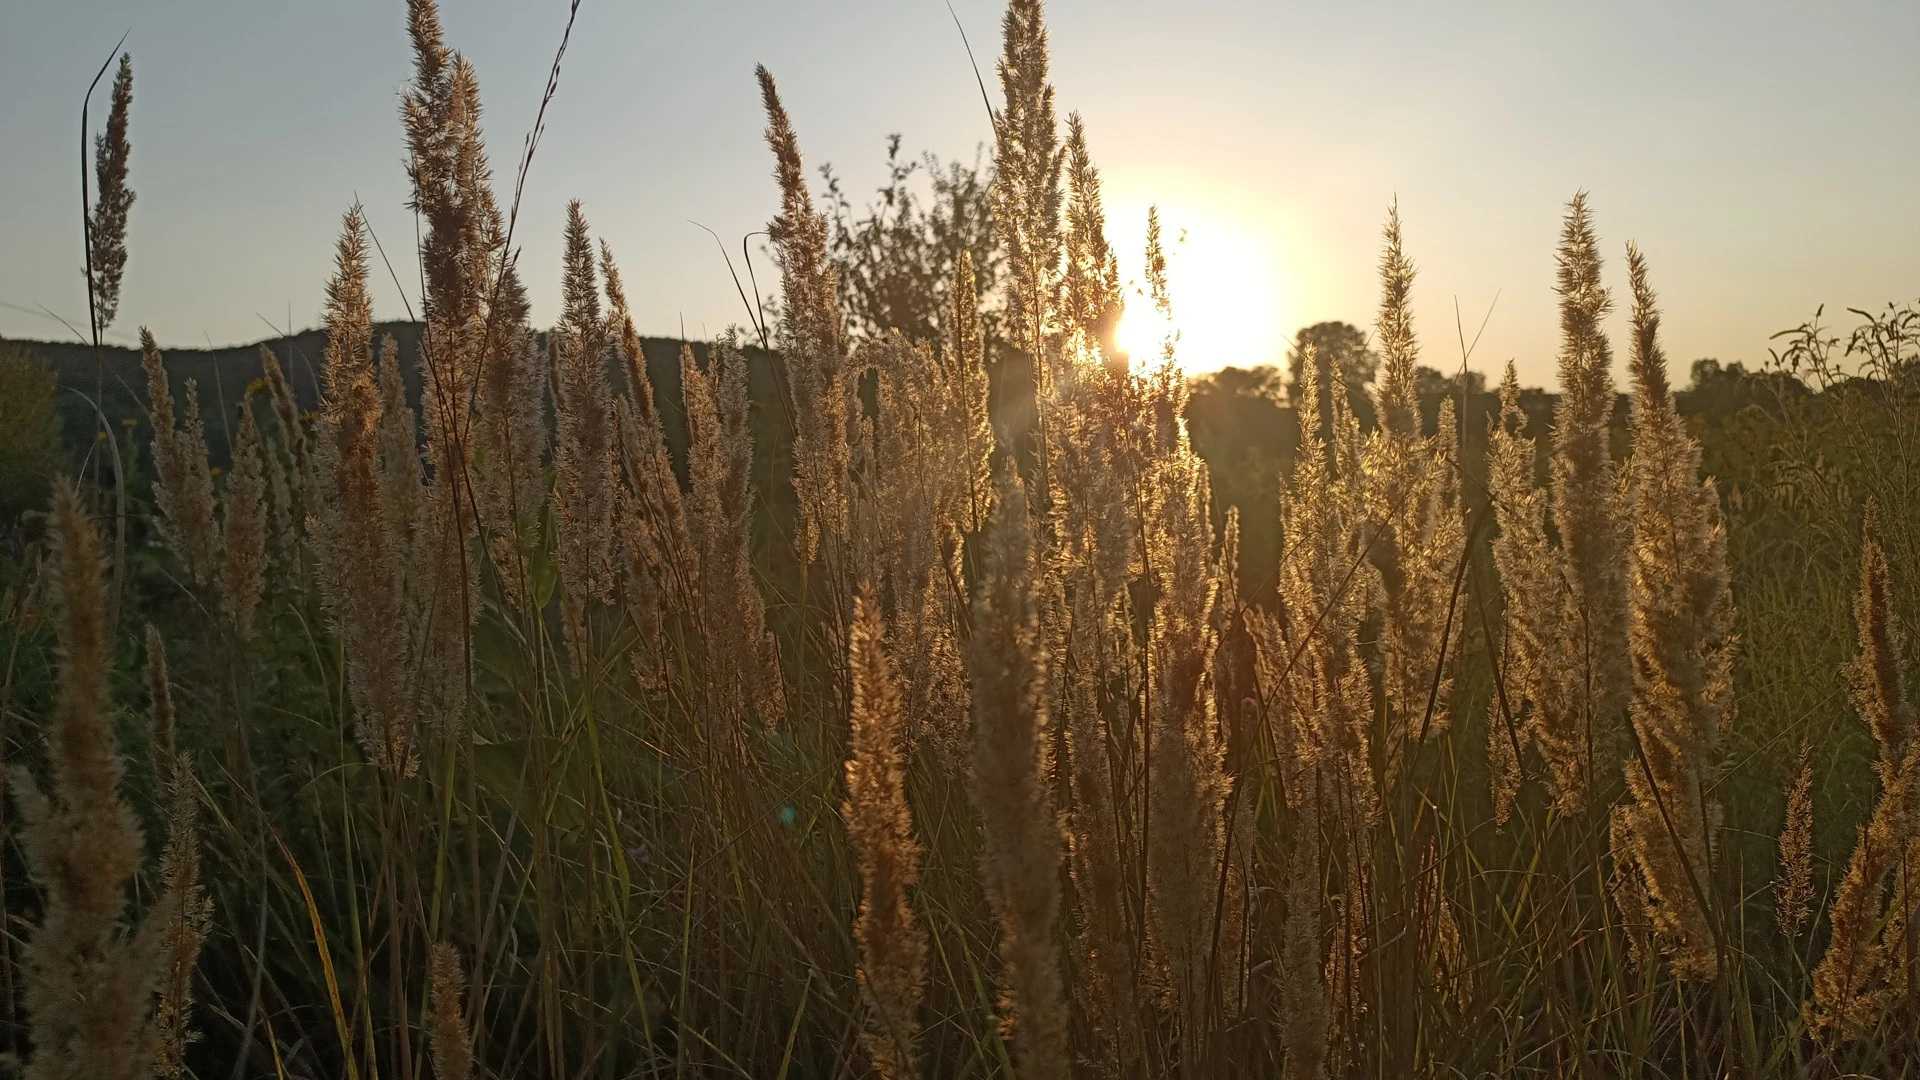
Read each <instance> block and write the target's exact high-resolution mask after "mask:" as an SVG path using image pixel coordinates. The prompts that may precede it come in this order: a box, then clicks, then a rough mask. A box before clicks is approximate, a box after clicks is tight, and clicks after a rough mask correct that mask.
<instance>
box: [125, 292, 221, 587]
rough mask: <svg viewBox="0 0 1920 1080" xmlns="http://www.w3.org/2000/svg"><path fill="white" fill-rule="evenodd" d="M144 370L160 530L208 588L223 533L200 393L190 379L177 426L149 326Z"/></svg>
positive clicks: (143, 334) (191, 575) (143, 339)
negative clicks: (217, 515) (180, 423)
mask: <svg viewBox="0 0 1920 1080" xmlns="http://www.w3.org/2000/svg"><path fill="white" fill-rule="evenodd" d="M140 366H141V367H142V368H144V369H145V370H146V373H147V402H148V407H149V408H150V409H151V410H152V415H153V471H154V473H155V476H154V481H153V502H154V506H155V507H156V508H157V509H158V510H159V511H160V519H161V520H160V521H159V522H158V524H159V526H160V532H161V535H162V536H164V537H166V540H167V544H168V546H170V547H172V548H173V551H174V554H175V555H178V556H179V557H180V562H181V563H182V564H184V565H185V566H186V569H187V576H188V577H189V578H190V579H191V580H192V581H193V583H194V584H195V585H206V584H208V583H209V582H211V581H213V580H214V572H215V570H216V569H217V566H216V564H217V563H218V561H219V558H220V532H219V526H218V525H216V524H215V523H214V517H213V474H212V473H211V472H210V471H209V470H208V468H207V435H206V427H205V426H204V424H203V422H202V421H201V419H200V391H199V388H198V387H197V386H196V385H195V383H194V380H192V379H188V380H187V401H186V412H187V416H186V426H185V428H184V429H181V428H179V427H176V426H175V424H174V415H173V392H172V390H171V389H170V388H169V386H168V383H167V369H166V365H165V363H164V362H163V361H162V360H161V358H160V347H159V346H158V345H156V344H154V341H153V334H151V333H150V332H148V331H147V329H146V328H145V327H141V328H140Z"/></svg>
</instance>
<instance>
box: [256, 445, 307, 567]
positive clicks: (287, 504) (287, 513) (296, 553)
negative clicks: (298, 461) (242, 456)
mask: <svg viewBox="0 0 1920 1080" xmlns="http://www.w3.org/2000/svg"><path fill="white" fill-rule="evenodd" d="M261 458H262V460H263V461H265V462H266V472H267V512H268V519H267V520H268V534H267V535H268V536H269V537H271V538H272V544H271V551H272V561H274V562H278V563H282V564H284V565H286V566H289V567H292V566H295V565H297V563H298V561H299V558H300V532H299V526H297V525H295V524H294V522H295V520H296V519H297V518H298V517H299V515H300V509H299V507H298V506H297V505H296V504H295V499H296V498H297V496H295V494H294V491H293V484H292V482H291V481H289V480H288V478H287V463H286V462H285V461H283V460H281V458H280V452H279V451H278V450H276V449H274V448H273V447H272V446H263V447H261Z"/></svg>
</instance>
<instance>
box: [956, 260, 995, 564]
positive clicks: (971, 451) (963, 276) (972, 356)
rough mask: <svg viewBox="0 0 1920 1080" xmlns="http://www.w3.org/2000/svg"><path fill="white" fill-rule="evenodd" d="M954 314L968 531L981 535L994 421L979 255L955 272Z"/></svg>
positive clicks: (989, 491) (988, 499)
mask: <svg viewBox="0 0 1920 1080" xmlns="http://www.w3.org/2000/svg"><path fill="white" fill-rule="evenodd" d="M951 295H952V297H953V312H952V314H951V315H950V317H949V318H950V325H949V326H948V329H947V342H948V345H947V348H948V349H949V350H950V353H951V357H952V358H951V360H950V361H949V364H950V365H951V367H952V368H953V379H954V387H955V393H957V394H958V395H959V397H960V399H961V401H962V402H963V403H964V404H963V406H962V408H963V409H964V411H965V419H964V421H963V423H964V425H965V459H964V461H963V462H962V464H961V468H962V469H963V470H964V474H965V476H966V494H967V516H966V524H965V528H966V531H967V532H968V533H977V532H979V531H980V530H981V529H982V528H985V527H986V524H987V512H988V510H989V508H990V507H991V506H992V505H993V446H994V437H993V417H992V414H991V413H990V412H989V410H988V407H987V404H988V397H987V363H986V346H985V343H984V341H983V340H982V337H981V333H980V293H979V290H978V286H977V285H976V284H975V283H974V279H973V254H972V252H967V251H962V252H961V253H960V259H959V262H958V264H957V265H956V266H955V267H954V269H953V289H952V293H951Z"/></svg>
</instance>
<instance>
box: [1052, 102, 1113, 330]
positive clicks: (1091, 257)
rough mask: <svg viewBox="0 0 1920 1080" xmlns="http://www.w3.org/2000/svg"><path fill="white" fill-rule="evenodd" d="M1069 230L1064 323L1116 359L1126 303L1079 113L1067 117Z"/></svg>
mask: <svg viewBox="0 0 1920 1080" xmlns="http://www.w3.org/2000/svg"><path fill="white" fill-rule="evenodd" d="M1065 154H1066V161H1065V170H1066V180H1067V231H1066V235H1065V237H1064V241H1065V243H1064V250H1065V254H1066V260H1065V267H1064V270H1063V272H1062V275H1061V290H1062V296H1061V305H1062V310H1061V311H1060V313H1059V321H1060V322H1061V323H1062V324H1063V325H1064V326H1066V327H1067V328H1068V329H1069V330H1077V331H1079V332H1080V333H1081V334H1082V335H1084V336H1085V338H1086V339H1087V340H1088V341H1090V342H1093V343H1094V344H1095V345H1096V346H1097V347H1098V348H1099V350H1100V354H1101V358H1102V359H1103V360H1104V361H1106V362H1108V363H1113V362H1116V361H1117V360H1118V359H1119V357H1117V356H1116V355H1115V351H1116V344H1115V341H1114V334H1115V332H1116V331H1117V330H1118V329H1119V325H1120V313H1121V311H1122V310H1123V309H1124V308H1125V306H1126V305H1125V303H1124V302H1123V300H1122V297H1121V291H1120V267H1119V263H1118V261H1117V259H1116V257H1115V255H1114V252H1113V248H1112V246H1111V245H1109V244H1108V243H1107V217H1106V211H1105V210H1104V209H1103V208H1102V207H1101V203H1100V171H1099V170H1098V169H1096V168H1095V167H1094V164H1093V156H1092V154H1090V153H1089V152H1088V150H1087V129H1086V125H1085V124H1083V123H1082V122H1081V120H1080V114H1079V113H1070V114H1068V116H1067V145H1066V148H1065Z"/></svg>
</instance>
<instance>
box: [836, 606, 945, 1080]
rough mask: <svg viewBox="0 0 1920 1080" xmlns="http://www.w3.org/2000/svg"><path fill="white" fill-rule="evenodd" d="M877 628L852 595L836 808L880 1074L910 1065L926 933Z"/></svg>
mask: <svg viewBox="0 0 1920 1080" xmlns="http://www.w3.org/2000/svg"><path fill="white" fill-rule="evenodd" d="M885 634H886V629H885V626H884V625H883V624H882V622H881V619H880V610H879V608H878V606H877V605H875V604H874V603H873V602H872V601H871V600H870V599H868V598H867V597H866V596H865V595H861V596H858V597H856V598H855V600H854V616H853V627H852V635H851V641H850V644H849V657H848V666H849V667H850V668H851V669H852V671H853V712H852V738H851V739H850V741H849V744H848V757H847V800H846V804H845V806H844V807H843V808H842V809H841V814H842V816H844V817H845V818H846V822H847V832H848V834H849V835H850V836H851V837H852V839H853V847H854V851H855V853H856V854H857V855H858V856H859V859H860V879H861V895H860V915H859V918H858V919H857V920H856V921H855V923H854V926H853V937H854V941H855V942H856V943H857V944H858V945H859V947H860V979H861V984H862V985H863V986H865V987H866V989H867V992H868V993H869V994H870V995H872V999H873V1004H874V1007H875V1010H876V1011H877V1013H878V1016H877V1017H876V1018H875V1022H873V1023H872V1024H870V1030H869V1031H868V1033H867V1036H866V1042H867V1050H868V1052H869V1053H870V1054H872V1056H873V1063H874V1068H875V1069H876V1070H877V1071H878V1072H879V1073H880V1074H881V1075H882V1076H886V1077H898V1076H911V1075H914V1074H915V1072H916V1071H917V1070H916V1068H915V1066H914V1041H915V1040H914V1036H915V1032H916V1031H918V1029H919V1024H918V1022H917V1020H916V1018H915V1013H916V1012H917V1011H918V1010H919V1007H920V996H921V990H922V986H923V984H924V982H925V980H926V965H927V938H926V931H925V930H924V929H923V928H922V927H921V926H920V925H919V922H918V921H917V920H916V919H915V918H914V915H913V907H912V905H911V903H910V902H909V900H908V897H907V893H908V890H910V889H912V888H913V886H914V882H915V881H916V880H918V878H919V876H920V854H921V851H920V843H919V841H918V840H916V839H915V838H914V835H913V817H912V814H911V812H910V811H909V810H908V808H907V789H906V776H905V774H904V773H903V772H902V771H901V766H902V762H901V754H900V736H901V720H902V717H901V713H900V688H899V686H898V684H897V683H896V682H895V680H894V675H893V668H892V665H891V664H889V663H888V662H887V656H886V652H885V650H884V649H883V648H882V646H881V639H882V638H883V637H884V636H885Z"/></svg>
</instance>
